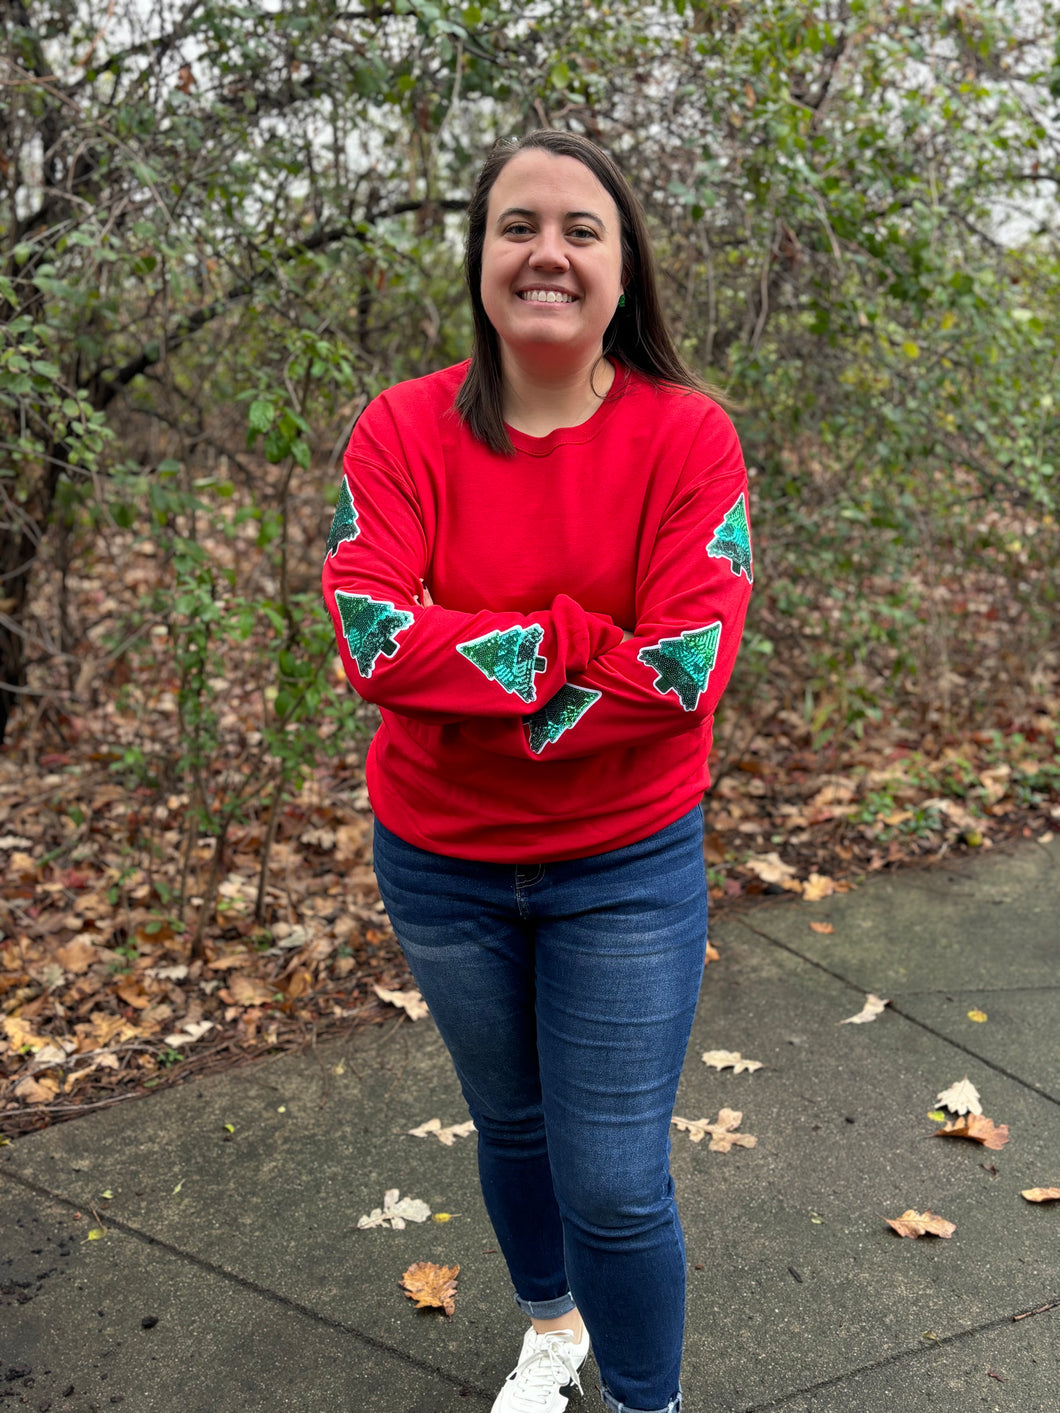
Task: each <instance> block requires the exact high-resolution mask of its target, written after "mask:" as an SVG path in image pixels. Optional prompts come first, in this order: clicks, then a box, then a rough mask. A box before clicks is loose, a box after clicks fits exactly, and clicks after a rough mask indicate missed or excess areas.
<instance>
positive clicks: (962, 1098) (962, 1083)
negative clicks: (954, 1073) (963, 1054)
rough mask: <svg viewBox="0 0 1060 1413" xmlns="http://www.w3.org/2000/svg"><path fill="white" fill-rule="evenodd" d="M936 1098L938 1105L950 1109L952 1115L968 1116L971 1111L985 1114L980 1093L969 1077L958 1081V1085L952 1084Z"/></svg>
mask: <svg viewBox="0 0 1060 1413" xmlns="http://www.w3.org/2000/svg"><path fill="white" fill-rule="evenodd" d="M935 1098H936V1103H938V1104H942V1105H943V1106H944V1107H945V1108H947V1109H949V1111H950V1113H951V1114H967V1113H968V1111H969V1110H971V1112H972V1113H973V1114H981V1113H982V1112H983V1106H982V1104H980V1102H979V1091H978V1089H976V1087H975V1085H974V1084H973V1083H972V1082H971V1080H970V1079H969V1078H968V1076H967V1075H965V1076H964V1078H963V1079H960V1080H958V1081H957V1083H956V1084H951V1085H950V1087H949V1089H944V1090H942V1092H941V1093H940V1094H938V1095H936V1096H935Z"/></svg>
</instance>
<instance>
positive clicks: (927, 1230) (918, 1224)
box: [884, 1208, 957, 1338]
mask: <svg viewBox="0 0 1060 1413" xmlns="http://www.w3.org/2000/svg"><path fill="white" fill-rule="evenodd" d="M884 1221H885V1222H886V1223H887V1225H888V1226H889V1227H893V1228H894V1229H895V1231H896V1232H897V1233H898V1235H899V1236H944V1237H951V1236H952V1235H953V1233H954V1232H955V1231H956V1230H957V1228H956V1226H955V1225H954V1223H953V1222H947V1221H946V1219H945V1218H944V1217H937V1216H936V1215H935V1213H934V1212H930V1211H925V1212H914V1211H913V1209H912V1208H910V1209H909V1211H908V1212H903V1213H902V1215H901V1216H900V1217H895V1218H893V1219H892V1218H891V1217H885V1218H884ZM927 1337H928V1336H926V1335H925V1338H927Z"/></svg>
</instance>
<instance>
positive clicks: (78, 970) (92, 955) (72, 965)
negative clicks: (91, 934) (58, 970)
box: [55, 937, 102, 976]
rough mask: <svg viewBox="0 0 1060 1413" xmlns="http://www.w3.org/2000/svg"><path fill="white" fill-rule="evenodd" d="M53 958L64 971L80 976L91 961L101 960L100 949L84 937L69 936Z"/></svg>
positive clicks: (86, 969)
mask: <svg viewBox="0 0 1060 1413" xmlns="http://www.w3.org/2000/svg"><path fill="white" fill-rule="evenodd" d="M55 959H56V961H57V962H58V963H59V965H60V966H61V967H62V968H63V970H64V971H70V972H73V973H74V975H75V976H82V975H83V974H84V973H85V972H86V971H88V969H89V967H90V966H91V965H92V963H93V962H98V961H102V955H101V953H100V949H99V948H98V947H96V946H93V944H92V943H91V942H89V941H88V940H87V939H86V938H84V937H71V939H70V941H69V942H67V944H66V946H65V947H60V948H59V949H58V950H57V951H56V953H55Z"/></svg>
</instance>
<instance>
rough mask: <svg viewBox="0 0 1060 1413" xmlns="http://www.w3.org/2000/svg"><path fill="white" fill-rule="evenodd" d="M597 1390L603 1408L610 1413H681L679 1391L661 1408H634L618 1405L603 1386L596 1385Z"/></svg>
mask: <svg viewBox="0 0 1060 1413" xmlns="http://www.w3.org/2000/svg"><path fill="white" fill-rule="evenodd" d="M597 1388H598V1389H599V1390H600V1397H601V1398H602V1399H603V1400H604V1407H605V1408H607V1409H609V1410H610V1413H681V1390H680V1389H678V1390H677V1394H676V1396H675V1397H674V1398H672V1399H671V1400H670V1402H669V1403H667V1404H665V1405H664V1406H663V1407H662V1408H634V1407H632V1405H631V1404H629V1403H619V1401H618V1399H617V1398H615V1396H614V1395H613V1394H610V1393H608V1391H607V1389H605V1388H604V1386H603V1384H597Z"/></svg>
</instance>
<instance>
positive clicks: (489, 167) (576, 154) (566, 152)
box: [456, 128, 718, 455]
mask: <svg viewBox="0 0 1060 1413" xmlns="http://www.w3.org/2000/svg"><path fill="white" fill-rule="evenodd" d="M530 149H540V150H542V151H544V152H550V153H552V155H553V156H555V157H573V158H574V159H575V160H576V161H578V162H581V163H582V165H583V166H585V167H588V169H589V171H590V172H592V174H593V176H594V177H596V179H597V181H598V182H599V183H600V185H601V186H602V187H603V188H604V190H605V191H606V192H607V193H608V195H609V196H610V197H611V199H612V200H613V201H614V203H615V205H616V206H617V208H618V214H619V217H620V218H621V228H622V283H623V285H624V287H625V296H626V298H625V305H624V307H623V308H621V309H616V311H615V315H614V318H613V319H612V320H611V322H610V324H608V326H607V328H606V330H605V331H604V340H603V352H604V354H605V356H606V355H607V354H614V355H615V357H616V358H618V359H619V360H620V361H621V362H623V363H625V364H626V365H627V366H628V367H630V368H635V369H636V370H637V371H638V372H640V373H643V374H644V376H645V377H647V378H649V379H650V380H651V381H652V382H655V383H670V384H673V385H675V386H677V387H683V388H691V389H694V390H695V391H698V392H707V393H710V394H711V395H712V396H714V397H717V396H718V394H717V393H715V392H714V391H713V389H711V388H709V387H708V386H707V385H706V384H705V383H703V382H702V381H701V380H700V379H699V378H697V377H696V375H695V374H694V373H693V372H692V371H691V370H690V369H689V368H687V367H686V366H685V363H684V361H683V360H682V358H681V355H680V354H679V353H678V352H677V349H676V348H675V347H674V342H673V339H672V338H671V337H670V331H669V329H668V328H667V326H666V318H665V316H664V314H663V311H662V305H661V303H660V301H659V290H658V284H657V281H656V278H655V258H654V256H653V254H652V249H651V237H650V236H649V235H648V229H647V226H646V225H645V222H644V213H643V212H642V211H641V208H640V203H639V201H638V200H637V198H636V197H635V196H634V194H633V191H632V189H631V188H630V185H629V183H628V182H627V181H626V179H625V177H624V176H623V175H622V172H621V171H620V170H619V168H618V167H617V166H616V164H615V163H614V161H613V160H612V159H611V158H610V157H609V156H608V155H607V153H606V152H604V151H603V150H602V149H601V148H599V147H597V146H596V144H595V143H594V142H590V141H589V139H588V138H587V137H581V136H579V135H578V134H577V133H571V132H561V131H559V130H557V129H554V128H539V129H537V130H536V131H534V132H530V133H527V134H526V136H525V137H522V138H519V139H518V141H515V142H499V143H497V144H496V146H495V147H494V148H493V149H492V150H491V152H490V153H489V156H488V157H487V158H486V162H485V165H484V166H483V168H482V171H481V172H480V174H479V179H478V183H477V185H476V187H475V191H474V194H473V195H472V197H471V202H470V204H469V206H468V230H467V252H466V256H465V261H464V271H465V274H466V276H467V287H468V293H469V294H470V296H471V310H472V314H473V318H474V341H473V344H472V350H471V366H470V368H469V369H468V372H467V377H466V378H465V379H464V382H463V384H462V385H461V388H460V391H459V392H458V393H457V396H456V410H457V411H458V412H459V413H460V416H461V417H462V418H463V419H464V421H465V422H466V423H467V425H468V427H469V428H470V429H471V431H472V433H473V434H474V435H475V436H476V437H478V439H479V441H482V442H485V443H486V445H487V446H488V447H490V448H491V450H493V451H496V452H499V453H501V454H508V455H510V454H512V452H513V450H514V448H513V447H512V442H511V438H510V437H509V435H508V429H507V427H506V426H505V423H504V414H503V403H502V387H501V352H500V341H499V339H498V337H497V331H496V330H495V329H494V327H493V325H492V324H491V323H490V321H489V319H488V317H487V315H486V310H485V308H484V307H483V303H482V249H483V246H484V244H485V240H486V214H487V210H488V207H489V199H490V192H491V191H492V190H493V184H494V182H495V181H496V180H497V178H498V176H500V173H501V171H502V170H503V168H504V167H505V166H507V164H508V163H509V162H510V161H511V159H512V158H513V157H514V156H516V154H517V153H519V152H526V151H527V150H530Z"/></svg>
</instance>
